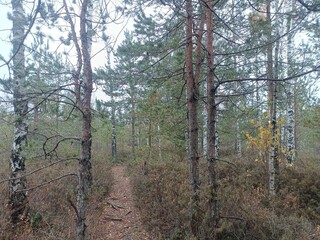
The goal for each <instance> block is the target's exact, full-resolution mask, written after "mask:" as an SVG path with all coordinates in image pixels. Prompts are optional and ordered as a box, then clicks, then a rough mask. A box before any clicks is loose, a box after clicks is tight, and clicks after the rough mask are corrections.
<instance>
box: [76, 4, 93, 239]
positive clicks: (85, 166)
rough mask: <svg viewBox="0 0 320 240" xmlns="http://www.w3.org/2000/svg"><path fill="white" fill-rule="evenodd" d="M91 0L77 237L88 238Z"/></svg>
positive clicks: (85, 51)
mask: <svg viewBox="0 0 320 240" xmlns="http://www.w3.org/2000/svg"><path fill="white" fill-rule="evenodd" d="M88 4H89V0H84V1H83V2H82V6H81V13H80V39H81V48H82V56H83V62H84V75H85V83H84V86H83V88H84V89H83V99H82V101H81V110H82V117H83V119H82V139H81V158H80V160H79V173H78V178H79V179H78V180H79V183H78V189H77V224H76V233H77V236H76V237H77V239H78V240H83V239H85V238H86V227H87V226H86V214H87V205H88V194H89V189H90V187H91V185H92V170H91V169H92V163H91V145H92V135H91V95H92V68H91V57H90V52H89V50H90V48H89V41H90V39H88V38H89V36H88V34H87V29H86V16H87V9H88Z"/></svg>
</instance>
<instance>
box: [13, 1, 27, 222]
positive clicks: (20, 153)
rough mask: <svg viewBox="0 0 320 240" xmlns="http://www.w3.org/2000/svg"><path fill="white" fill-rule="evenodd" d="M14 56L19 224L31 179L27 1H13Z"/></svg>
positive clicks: (16, 218)
mask: <svg viewBox="0 0 320 240" xmlns="http://www.w3.org/2000/svg"><path fill="white" fill-rule="evenodd" d="M11 4H12V10H13V17H12V24H13V27H12V36H13V38H12V50H13V52H12V54H13V76H14V84H13V105H14V106H13V107H14V114H15V116H16V122H15V125H14V139H13V146H12V149H11V155H10V171H11V172H10V179H11V180H10V181H9V208H10V212H11V213H10V217H11V223H13V224H14V225H15V224H16V223H18V222H19V221H20V220H22V218H23V217H24V215H25V214H26V210H27V206H28V198H27V192H26V191H25V189H26V187H27V179H26V177H23V176H24V175H25V170H26V169H25V158H26V152H25V148H26V146H27V134H28V124H27V121H26V114H27V113H28V102H27V100H26V96H25V86H24V85H25V55H24V44H23V38H24V26H25V13H24V9H23V5H22V4H23V2H22V1H19V0H12V1H11Z"/></svg>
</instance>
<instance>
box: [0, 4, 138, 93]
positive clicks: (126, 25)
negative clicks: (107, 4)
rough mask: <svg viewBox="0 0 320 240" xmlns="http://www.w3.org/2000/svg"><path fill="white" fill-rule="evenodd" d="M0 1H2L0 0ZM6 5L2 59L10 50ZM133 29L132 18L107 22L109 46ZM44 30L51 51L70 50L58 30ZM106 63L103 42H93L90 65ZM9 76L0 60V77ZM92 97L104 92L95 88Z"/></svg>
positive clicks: (0, 10) (0, 14)
mask: <svg viewBox="0 0 320 240" xmlns="http://www.w3.org/2000/svg"><path fill="white" fill-rule="evenodd" d="M0 3H3V1H1V0H0ZM8 4H9V5H8V6H9V7H8V6H6V5H2V4H1V5H0V19H1V22H0V55H1V56H3V57H4V59H6V60H8V59H9V56H10V52H11V48H12V46H11V43H10V34H11V28H12V22H11V21H10V20H8V17H7V15H8V13H11V11H12V10H11V4H10V1H9V2H8ZM34 28H35V26H33V30H34ZM130 29H133V19H132V18H121V19H119V20H117V21H116V22H114V23H107V29H106V31H105V32H106V34H107V35H108V36H109V37H110V42H111V44H110V45H111V47H112V48H113V49H116V47H117V45H118V44H119V43H121V42H122V41H123V40H124V32H125V31H126V30H130ZM41 30H43V31H44V32H45V34H50V35H51V36H52V37H53V39H54V41H51V42H50V43H49V45H50V50H51V51H56V50H57V49H58V51H64V50H66V51H67V52H68V51H70V46H66V47H65V46H62V45H61V44H60V40H59V37H60V36H61V35H62V33H61V32H59V31H58V30H52V29H51V30H46V28H41ZM77 31H78V32H77V34H78V36H79V29H78V30H77ZM31 40H32V37H30V36H29V37H28V38H27V39H26V44H27V45H28V43H30V41H31ZM68 57H69V59H70V61H71V62H73V63H76V55H75V52H74V48H73V53H72V52H70V55H69V56H68ZM106 64H107V51H106V49H105V44H104V43H102V42H95V43H93V47H92V67H93V69H94V68H98V67H103V66H104V65H106ZM8 77H9V72H8V68H7V67H6V66H5V65H4V62H3V61H0V79H6V78H8ZM93 98H99V99H101V98H102V99H103V98H105V94H104V93H103V91H102V90H101V89H97V90H96V91H95V92H94V97H93Z"/></svg>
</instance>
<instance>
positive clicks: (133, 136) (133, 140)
mask: <svg viewBox="0 0 320 240" xmlns="http://www.w3.org/2000/svg"><path fill="white" fill-rule="evenodd" d="M135 111H136V104H135V99H134V94H133V96H131V153H132V158H133V159H136V128H135V126H136V114H135Z"/></svg>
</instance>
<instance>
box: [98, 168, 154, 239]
mask: <svg viewBox="0 0 320 240" xmlns="http://www.w3.org/2000/svg"><path fill="white" fill-rule="evenodd" d="M112 174H113V177H114V184H113V186H112V190H111V193H110V196H109V197H108V198H107V202H106V203H105V204H106V206H105V207H104V211H103V213H102V215H101V221H102V222H104V225H105V230H106V236H105V239H110V240H121V239H125V240H153V239H154V238H152V237H151V235H150V234H149V233H148V232H147V231H146V230H144V229H143V226H142V223H141V220H140V214H139V210H138V209H137V208H136V207H135V206H134V203H133V194H132V189H131V184H130V179H129V177H128V176H127V175H126V167H125V166H114V167H113V168H112Z"/></svg>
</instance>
